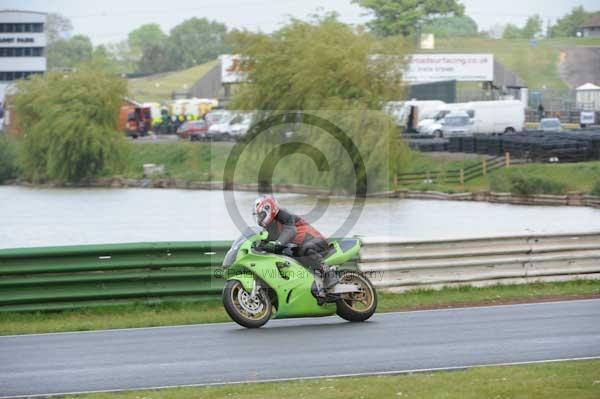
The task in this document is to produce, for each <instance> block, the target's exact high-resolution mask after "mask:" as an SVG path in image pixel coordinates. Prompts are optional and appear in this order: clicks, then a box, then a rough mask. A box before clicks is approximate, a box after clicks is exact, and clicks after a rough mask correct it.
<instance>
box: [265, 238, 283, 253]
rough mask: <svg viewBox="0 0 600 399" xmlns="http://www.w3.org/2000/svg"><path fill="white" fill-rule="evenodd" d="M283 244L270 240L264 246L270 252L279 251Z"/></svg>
mask: <svg viewBox="0 0 600 399" xmlns="http://www.w3.org/2000/svg"><path fill="white" fill-rule="evenodd" d="M282 247H283V245H281V243H280V242H279V241H269V242H268V243H266V244H265V246H264V248H265V249H266V250H267V251H269V252H278V251H279V250H280V249H281V248H282Z"/></svg>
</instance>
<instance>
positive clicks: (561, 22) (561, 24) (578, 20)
mask: <svg viewBox="0 0 600 399" xmlns="http://www.w3.org/2000/svg"><path fill="white" fill-rule="evenodd" d="M594 14H595V13H590V12H587V11H585V9H584V8H583V7H582V6H578V7H573V9H572V10H571V12H570V13H569V14H567V15H565V16H564V17H562V18H559V19H558V20H557V21H556V23H555V24H554V25H552V26H550V29H549V30H548V36H549V37H574V36H575V35H576V34H577V31H578V30H579V27H580V26H581V25H582V24H583V23H585V22H586V20H587V19H588V18H590V17H591V16H593V15H594Z"/></svg>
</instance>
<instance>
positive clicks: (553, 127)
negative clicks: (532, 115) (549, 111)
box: [539, 118, 562, 132]
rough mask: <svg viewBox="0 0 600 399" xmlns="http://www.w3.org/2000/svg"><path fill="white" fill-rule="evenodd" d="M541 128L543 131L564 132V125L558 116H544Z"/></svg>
mask: <svg viewBox="0 0 600 399" xmlns="http://www.w3.org/2000/svg"><path fill="white" fill-rule="evenodd" d="M539 130H541V131H542V132H562V125H561V124H560V119H558V118H543V119H541V120H540V124H539Z"/></svg>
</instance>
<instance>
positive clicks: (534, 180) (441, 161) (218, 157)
mask: <svg viewBox="0 0 600 399" xmlns="http://www.w3.org/2000/svg"><path fill="white" fill-rule="evenodd" d="M230 150H231V143H214V144H209V143H189V142H176V143H168V144H160V145H154V144H144V145H134V146H132V149H131V152H130V156H129V158H128V160H127V169H126V172H125V177H130V178H142V177H143V164H144V163H157V164H163V165H165V175H164V177H173V178H176V179H182V180H186V181H209V180H215V181H221V180H222V173H223V169H224V167H225V161H226V159H227V155H228V154H229V151H230ZM410 157H411V159H410V161H409V162H407V164H408V169H407V170H406V171H405V172H406V173H423V172H427V171H438V170H441V171H448V170H456V169H460V168H468V167H470V166H473V165H475V164H478V163H481V161H482V160H483V159H485V158H486V157H485V156H480V155H474V154H469V155H465V154H449V153H444V154H427V153H421V152H418V151H413V152H411V153H410ZM400 188H409V189H414V190H423V191H427V190H430V191H442V192H450V193H456V192H466V191H471V192H473V191H495V192H513V193H517V194H566V193H567V192H569V191H581V192H584V193H593V194H595V195H600V161H595V162H582V163H574V164H527V165H515V166H512V167H510V168H502V169H498V170H495V171H493V172H492V173H490V174H489V175H488V176H482V177H479V178H476V179H473V180H470V181H468V182H466V183H465V184H464V185H461V184H445V183H441V184H438V183H434V184H426V183H417V184H409V185H404V186H401V187H400Z"/></svg>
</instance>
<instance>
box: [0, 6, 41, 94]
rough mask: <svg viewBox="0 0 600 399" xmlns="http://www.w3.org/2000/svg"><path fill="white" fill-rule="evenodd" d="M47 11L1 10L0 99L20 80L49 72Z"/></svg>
mask: <svg viewBox="0 0 600 399" xmlns="http://www.w3.org/2000/svg"><path fill="white" fill-rule="evenodd" d="M45 24H46V14H45V13H41V12H33V11H20V10H0V102H2V103H3V102H4V95H5V93H6V90H7V88H8V87H9V86H10V85H11V84H12V83H13V82H14V81H15V80H17V79H23V78H26V77H27V76H29V75H31V74H34V73H44V72H45V71H46V56H45V54H44V48H45V47H46V34H45Z"/></svg>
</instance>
